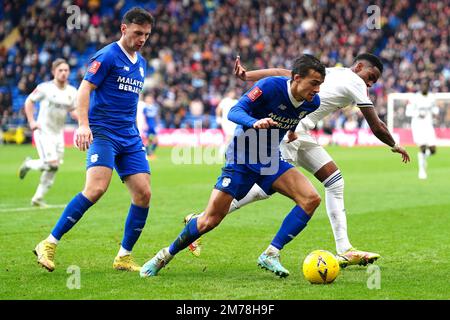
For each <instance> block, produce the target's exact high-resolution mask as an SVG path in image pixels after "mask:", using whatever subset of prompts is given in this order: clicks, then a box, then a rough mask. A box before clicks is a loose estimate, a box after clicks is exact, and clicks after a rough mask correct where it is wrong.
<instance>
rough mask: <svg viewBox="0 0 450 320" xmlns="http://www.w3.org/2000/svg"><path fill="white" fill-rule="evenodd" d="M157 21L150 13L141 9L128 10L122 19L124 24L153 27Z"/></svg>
mask: <svg viewBox="0 0 450 320" xmlns="http://www.w3.org/2000/svg"><path fill="white" fill-rule="evenodd" d="M154 22H155V19H154V18H153V16H152V15H151V13H150V12H148V11H147V10H144V9H142V8H140V7H133V8H131V9H130V10H128V11H127V12H126V13H125V15H124V16H123V18H122V23H123V24H127V25H128V24H130V23H135V24H139V25H143V24H149V25H151V26H153V24H154Z"/></svg>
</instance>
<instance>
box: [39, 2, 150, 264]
mask: <svg viewBox="0 0 450 320" xmlns="http://www.w3.org/2000/svg"><path fill="white" fill-rule="evenodd" d="M153 23H154V19H153V16H152V15H151V14H150V13H149V12H147V11H146V10H144V9H142V8H138V7H135V8H132V9H130V10H129V11H127V12H126V13H125V15H124V17H123V19H122V24H121V27H120V28H121V33H122V36H121V38H120V40H119V41H117V42H113V43H111V44H109V45H107V46H105V47H104V48H103V49H101V50H99V51H98V52H97V53H96V54H95V55H94V56H93V57H92V58H91V60H90V62H89V66H88V70H87V72H86V74H85V76H84V79H83V81H82V82H81V84H80V87H79V89H78V96H77V104H76V108H77V111H78V114H79V121H78V124H79V126H78V129H77V130H76V132H75V139H74V140H75V144H76V146H77V147H78V148H79V149H80V150H81V151H86V150H87V151H88V152H87V160H86V162H87V163H86V183H85V186H84V189H83V191H82V192H80V193H78V194H77V195H76V196H75V197H74V198H73V199H72V200H71V201H70V202H69V204H68V205H67V206H66V208H65V209H64V211H63V213H62V215H61V217H60V218H59V220H58V222H57V223H56V225H55V227H54V228H53V230H52V231H51V233H50V235H49V236H48V237H47V238H46V239H45V240H43V241H41V242H40V243H39V244H38V245H37V246H36V248H35V249H34V253H35V254H36V256H37V261H38V263H39V264H40V265H41V266H42V267H44V268H46V269H47V270H48V271H53V270H54V269H55V262H54V256H55V250H56V246H57V244H58V242H59V240H60V239H61V237H62V236H63V235H64V234H65V233H67V232H68V231H69V230H70V229H71V228H72V227H73V226H74V225H75V224H76V223H77V222H78V221H79V220H80V219H81V217H82V216H83V214H84V213H85V212H86V211H87V210H88V209H89V208H90V207H91V206H92V205H93V204H94V203H96V202H97V201H98V200H99V199H100V197H101V196H102V195H103V194H104V193H105V192H106V190H107V189H108V186H109V183H110V181H111V177H112V171H113V169H115V170H116V171H117V173H118V174H119V176H120V179H121V180H122V181H123V182H124V184H125V185H126V186H127V188H128V190H129V192H130V194H131V205H130V209H129V212H128V217H127V219H126V222H125V231H124V236H123V239H122V242H121V246H120V249H119V253H118V254H117V256H116V258H115V259H114V262H113V267H114V269H117V270H127V271H139V270H140V266H139V265H137V264H136V263H135V262H134V261H133V258H132V256H131V251H132V249H133V246H134V244H135V243H136V241H137V240H138V238H139V236H140V234H141V232H142V229H143V228H144V225H145V222H146V219H147V215H148V211H149V203H150V195H151V193H150V179H149V176H150V168H149V165H148V161H147V158H146V152H145V147H144V146H143V143H142V140H141V138H140V136H139V131H138V129H137V127H136V112H137V103H138V100H139V93H140V92H141V90H142V88H143V85H144V78H145V70H146V61H145V60H144V58H143V57H142V56H141V55H140V54H139V53H138V51H139V50H140V49H141V48H142V47H143V46H144V44H145V42H146V40H147V39H148V37H149V35H150V32H151V29H152V26H153Z"/></svg>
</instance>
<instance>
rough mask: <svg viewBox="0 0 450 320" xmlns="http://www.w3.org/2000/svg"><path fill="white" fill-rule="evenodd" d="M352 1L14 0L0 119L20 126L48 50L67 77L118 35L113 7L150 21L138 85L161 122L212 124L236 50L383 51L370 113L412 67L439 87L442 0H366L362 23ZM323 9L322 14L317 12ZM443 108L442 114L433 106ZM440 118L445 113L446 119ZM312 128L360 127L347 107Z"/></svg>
mask: <svg viewBox="0 0 450 320" xmlns="http://www.w3.org/2000/svg"><path fill="white" fill-rule="evenodd" d="M363 2H364V1H350V0H348V1H304V2H303V3H302V4H301V5H300V4H298V3H296V2H292V1H279V0H268V1H264V2H262V1H256V0H253V1H250V0H248V1H236V0H227V1H225V0H224V1H219V0H216V1H213V0H202V1H200V0H184V1H174V0H170V1H169V0H168V1H138V0H134V1H123V0H122V1H112V0H103V1H100V0H87V1H83V0H76V1H54V0H44V1H38V2H34V1H25V0H22V1H17V0H14V1H12V0H4V1H3V3H4V5H3V7H2V8H0V115H1V121H0V124H1V127H2V129H3V131H7V130H8V129H9V128H10V127H16V126H23V125H24V124H26V119H25V117H24V113H23V104H24V100H25V98H26V96H27V94H29V93H30V92H31V91H32V90H33V88H34V87H35V86H36V84H37V83H39V82H42V81H46V80H49V79H50V77H51V74H50V66H51V61H52V60H54V59H55V58H57V57H63V58H65V59H67V60H68V61H69V64H70V66H71V68H72V72H71V76H70V83H71V84H72V85H75V86H78V84H79V82H80V80H81V79H82V77H83V75H84V72H85V70H86V63H87V62H88V60H89V57H90V56H91V55H92V54H93V53H94V52H95V51H96V50H98V49H99V48H101V47H102V46H104V45H105V44H107V43H109V42H111V41H114V40H116V39H118V38H119V37H120V33H119V32H118V30H119V26H120V20H121V16H122V14H123V12H125V11H126V10H128V9H129V8H130V7H132V6H136V5H137V6H141V7H144V8H146V9H148V10H150V11H151V12H152V14H153V15H154V16H155V18H156V25H155V28H154V29H153V32H152V35H151V37H150V39H149V41H148V43H147V45H146V46H145V48H144V49H143V51H142V54H143V55H144V57H145V58H146V59H147V61H148V79H147V80H146V83H145V90H146V91H149V92H152V93H153V94H154V95H155V97H156V99H157V101H158V102H159V104H160V105H161V119H162V126H163V127H165V128H190V127H193V126H194V125H196V123H198V122H196V121H201V122H202V126H203V128H208V127H209V128H216V127H217V124H216V122H215V116H214V115H215V107H216V106H217V104H218V103H219V101H220V99H221V98H222V96H223V94H224V93H225V91H226V90H227V89H229V88H232V87H237V88H238V89H239V91H238V92H243V91H244V90H245V89H246V88H248V87H249V84H245V83H242V81H239V80H236V79H235V77H234V76H233V75H232V67H233V62H234V58H235V57H236V55H237V54H239V55H240V57H241V61H242V63H243V65H245V66H246V67H247V68H248V69H254V68H265V67H285V68H290V63H291V61H292V60H293V59H294V58H295V57H296V56H297V55H298V54H300V53H312V54H314V55H316V56H318V57H320V58H321V60H322V61H323V62H325V63H326V64H327V65H328V66H335V65H343V66H349V65H351V63H352V59H353V57H354V56H356V55H357V54H358V53H360V52H363V51H369V52H374V53H376V54H378V55H380V56H381V57H382V58H383V59H384V61H385V72H384V74H383V77H382V78H381V79H380V80H379V82H378V83H377V84H376V85H375V86H374V87H373V88H372V89H371V92H370V94H371V97H372V99H373V101H374V102H375V104H376V107H377V108H378V112H379V114H380V115H381V117H383V116H385V114H386V102H387V101H386V99H387V98H386V97H387V94H389V93H391V92H412V91H415V90H417V88H418V87H417V86H418V84H419V83H420V81H421V80H422V79H424V78H427V79H430V80H431V91H434V92H436V91H439V92H447V91H449V89H450V59H449V46H448V44H449V26H448V16H450V0H443V1H433V2H429V1H425V0H416V1H405V0H403V1H394V0H386V1H377V5H379V7H380V9H381V28H380V29H378V30H369V29H368V28H367V26H366V19H367V16H368V14H367V13H366V8H367V5H369V3H367V4H365V5H363V4H362V3H363ZM69 5H77V6H78V7H79V8H80V9H81V15H80V20H79V21H80V26H79V28H78V29H73V30H69V28H67V26H66V23H67V19H68V17H69V14H68V13H67V12H66V8H67V6H69ZM325 12H326V13H327V14H325ZM443 118H445V119H449V120H448V121H450V115H446V116H445V115H443ZM448 124H449V125H450V123H448ZM322 125H323V128H324V129H332V128H361V127H364V126H365V121H364V120H363V118H362V117H361V115H360V114H359V113H358V111H357V110H345V111H343V112H341V113H338V114H335V115H333V116H331V117H329V118H328V119H327V121H326V122H325V123H323V124H322Z"/></svg>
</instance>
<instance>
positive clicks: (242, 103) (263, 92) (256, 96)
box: [228, 78, 273, 128]
mask: <svg viewBox="0 0 450 320" xmlns="http://www.w3.org/2000/svg"><path fill="white" fill-rule="evenodd" d="M272 90H273V88H272V85H271V78H264V79H262V80H259V81H258V82H256V83H255V85H254V86H253V87H251V88H250V90H248V91H247V92H246V93H245V94H244V95H243V96H242V97H241V98H240V99H239V101H238V103H237V104H236V105H235V106H234V107H232V108H231V110H230V112H229V113H228V120H230V121H233V122H234V123H237V124H240V125H242V126H244V127H250V128H251V127H253V124H254V123H255V122H256V121H258V120H260V119H263V118H265V117H258V118H255V117H253V115H254V113H255V112H254V111H256V110H258V109H259V108H261V106H262V105H263V104H265V103H266V102H267V101H268V99H270V96H271V93H272Z"/></svg>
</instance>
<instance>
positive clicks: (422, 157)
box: [417, 151, 427, 172]
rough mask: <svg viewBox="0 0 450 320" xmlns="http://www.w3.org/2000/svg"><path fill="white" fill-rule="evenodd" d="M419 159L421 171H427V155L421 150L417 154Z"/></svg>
mask: <svg viewBox="0 0 450 320" xmlns="http://www.w3.org/2000/svg"><path fill="white" fill-rule="evenodd" d="M417 159H418V161H419V172H420V171H423V172H425V171H426V167H427V156H426V155H425V154H424V153H422V152H420V151H419V153H418V154H417Z"/></svg>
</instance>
